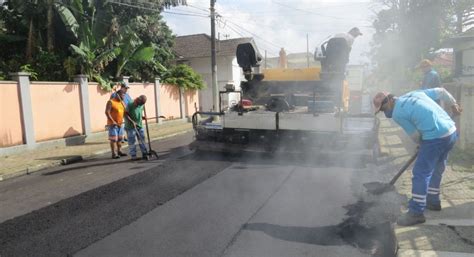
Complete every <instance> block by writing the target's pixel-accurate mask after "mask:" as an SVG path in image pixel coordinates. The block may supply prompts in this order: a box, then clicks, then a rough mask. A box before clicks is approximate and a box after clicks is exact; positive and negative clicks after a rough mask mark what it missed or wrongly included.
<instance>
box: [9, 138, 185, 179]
mask: <svg viewBox="0 0 474 257" xmlns="http://www.w3.org/2000/svg"><path fill="white" fill-rule="evenodd" d="M191 131H193V130H192V129H187V130H183V131H180V132H176V133H172V134H169V135H164V136H158V137H153V138H151V139H150V140H151V141H152V142H154V141H158V140H163V139H167V138H171V137H175V136H179V135H183V134H186V133H189V132H191ZM124 148H128V146H125V147H124ZM108 152H110V149H104V150H99V151H95V152H93V153H91V154H87V155H82V158H83V159H84V160H87V159H91V158H93V157H95V156H99V155H102V154H106V153H108ZM57 166H61V160H55V161H51V162H49V163H43V164H38V165H36V166H32V167H28V168H26V169H23V170H19V171H16V172H13V173H10V174H6V175H1V176H0V182H2V181H6V180H9V179H12V178H17V177H21V176H25V175H29V174H31V173H34V172H37V171H40V170H44V169H47V168H53V167H57Z"/></svg>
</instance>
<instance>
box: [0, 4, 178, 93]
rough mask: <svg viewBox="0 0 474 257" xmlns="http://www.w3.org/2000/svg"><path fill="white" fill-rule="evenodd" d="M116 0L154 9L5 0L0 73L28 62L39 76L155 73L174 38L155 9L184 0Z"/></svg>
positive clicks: (166, 61)
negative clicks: (142, 0) (141, 1)
mask: <svg viewBox="0 0 474 257" xmlns="http://www.w3.org/2000/svg"><path fill="white" fill-rule="evenodd" d="M120 2H121V3H126V4H127V5H129V4H130V5H146V7H148V8H151V9H154V10H157V11H150V10H148V9H147V10H144V9H140V8H133V7H130V6H124V5H121V4H117V3H114V1H112V0H110V1H97V0H54V1H53V0H7V1H4V3H3V5H2V7H1V8H0V24H1V25H2V27H3V33H0V47H2V52H1V53H0V70H1V71H2V72H1V73H2V74H8V72H12V71H17V70H20V67H22V66H24V65H26V64H29V66H28V67H29V68H30V69H31V70H34V71H36V72H37V73H38V79H51V80H56V79H60V80H62V79H67V78H68V77H69V78H70V77H71V76H72V75H73V74H74V73H78V72H83V73H86V74H88V75H89V77H90V78H91V79H95V80H97V81H99V82H100V83H101V84H104V85H105V84H107V80H110V79H114V78H116V77H118V76H120V75H122V74H124V73H126V75H129V74H130V75H133V76H134V77H135V78H136V79H137V80H151V79H153V78H154V76H156V75H160V73H161V72H164V71H165V70H166V68H165V67H166V66H169V65H170V59H172V58H173V54H172V51H171V49H172V44H173V40H174V38H173V36H172V33H171V31H170V29H169V28H168V27H167V25H166V23H165V22H163V20H162V18H161V16H160V15H159V12H160V11H161V10H163V8H169V7H171V6H176V5H181V4H186V1H183V0H151V1H147V3H137V2H136V1H132V0H131V1H129V2H127V1H123V0H121V1H120ZM19 53H20V54H19ZM25 56H26V57H27V58H25ZM61 66H63V67H61ZM25 67H26V66H25Z"/></svg>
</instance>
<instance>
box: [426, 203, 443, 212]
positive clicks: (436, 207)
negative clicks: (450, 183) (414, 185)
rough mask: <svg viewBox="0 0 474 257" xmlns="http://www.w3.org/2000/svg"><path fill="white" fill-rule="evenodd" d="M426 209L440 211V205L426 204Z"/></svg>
mask: <svg viewBox="0 0 474 257" xmlns="http://www.w3.org/2000/svg"><path fill="white" fill-rule="evenodd" d="M426 209H428V210H432V211H441V204H440V203H427V204H426Z"/></svg>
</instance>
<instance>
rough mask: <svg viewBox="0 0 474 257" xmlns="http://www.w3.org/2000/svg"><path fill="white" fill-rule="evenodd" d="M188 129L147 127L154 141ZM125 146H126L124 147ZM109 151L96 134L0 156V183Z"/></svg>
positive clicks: (174, 124)
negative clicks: (79, 141) (82, 140)
mask: <svg viewBox="0 0 474 257" xmlns="http://www.w3.org/2000/svg"><path fill="white" fill-rule="evenodd" d="M191 130H192V124H191V123H189V122H186V121H169V122H165V123H164V124H160V125H158V124H150V139H151V140H158V139H163V138H167V137H172V136H174V135H179V134H183V133H186V132H189V131H191ZM124 147H125V148H126V147H127V143H125V144H124ZM109 151H110V146H109V141H108V140H107V134H106V133H105V132H100V133H97V134H94V135H93V136H91V137H90V138H88V139H86V143H84V144H81V145H72V146H66V145H61V146H56V147H54V148H42V147H41V146H39V147H38V148H37V149H34V150H29V151H25V152H22V153H19V154H13V155H9V156H0V163H1V166H0V181H3V180H6V179H10V178H13V177H17V176H22V175H25V174H28V173H31V172H35V171H38V170H41V169H44V168H48V167H53V166H58V165H61V164H60V161H61V160H62V159H65V158H68V157H72V156H82V158H84V159H86V158H90V157H92V156H95V155H98V154H103V153H107V152H109Z"/></svg>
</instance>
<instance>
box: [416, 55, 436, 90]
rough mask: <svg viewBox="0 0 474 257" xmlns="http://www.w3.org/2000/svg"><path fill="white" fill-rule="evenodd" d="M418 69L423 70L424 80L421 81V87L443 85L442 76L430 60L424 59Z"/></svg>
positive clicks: (427, 87)
mask: <svg viewBox="0 0 474 257" xmlns="http://www.w3.org/2000/svg"><path fill="white" fill-rule="evenodd" d="M417 68H418V69H421V71H422V72H423V81H422V82H421V86H420V87H421V89H429V88H435V87H440V86H441V78H440V77H439V74H438V72H436V71H435V70H434V69H433V63H431V61H430V60H428V59H424V60H422V61H421V62H420V64H418V66H417Z"/></svg>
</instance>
